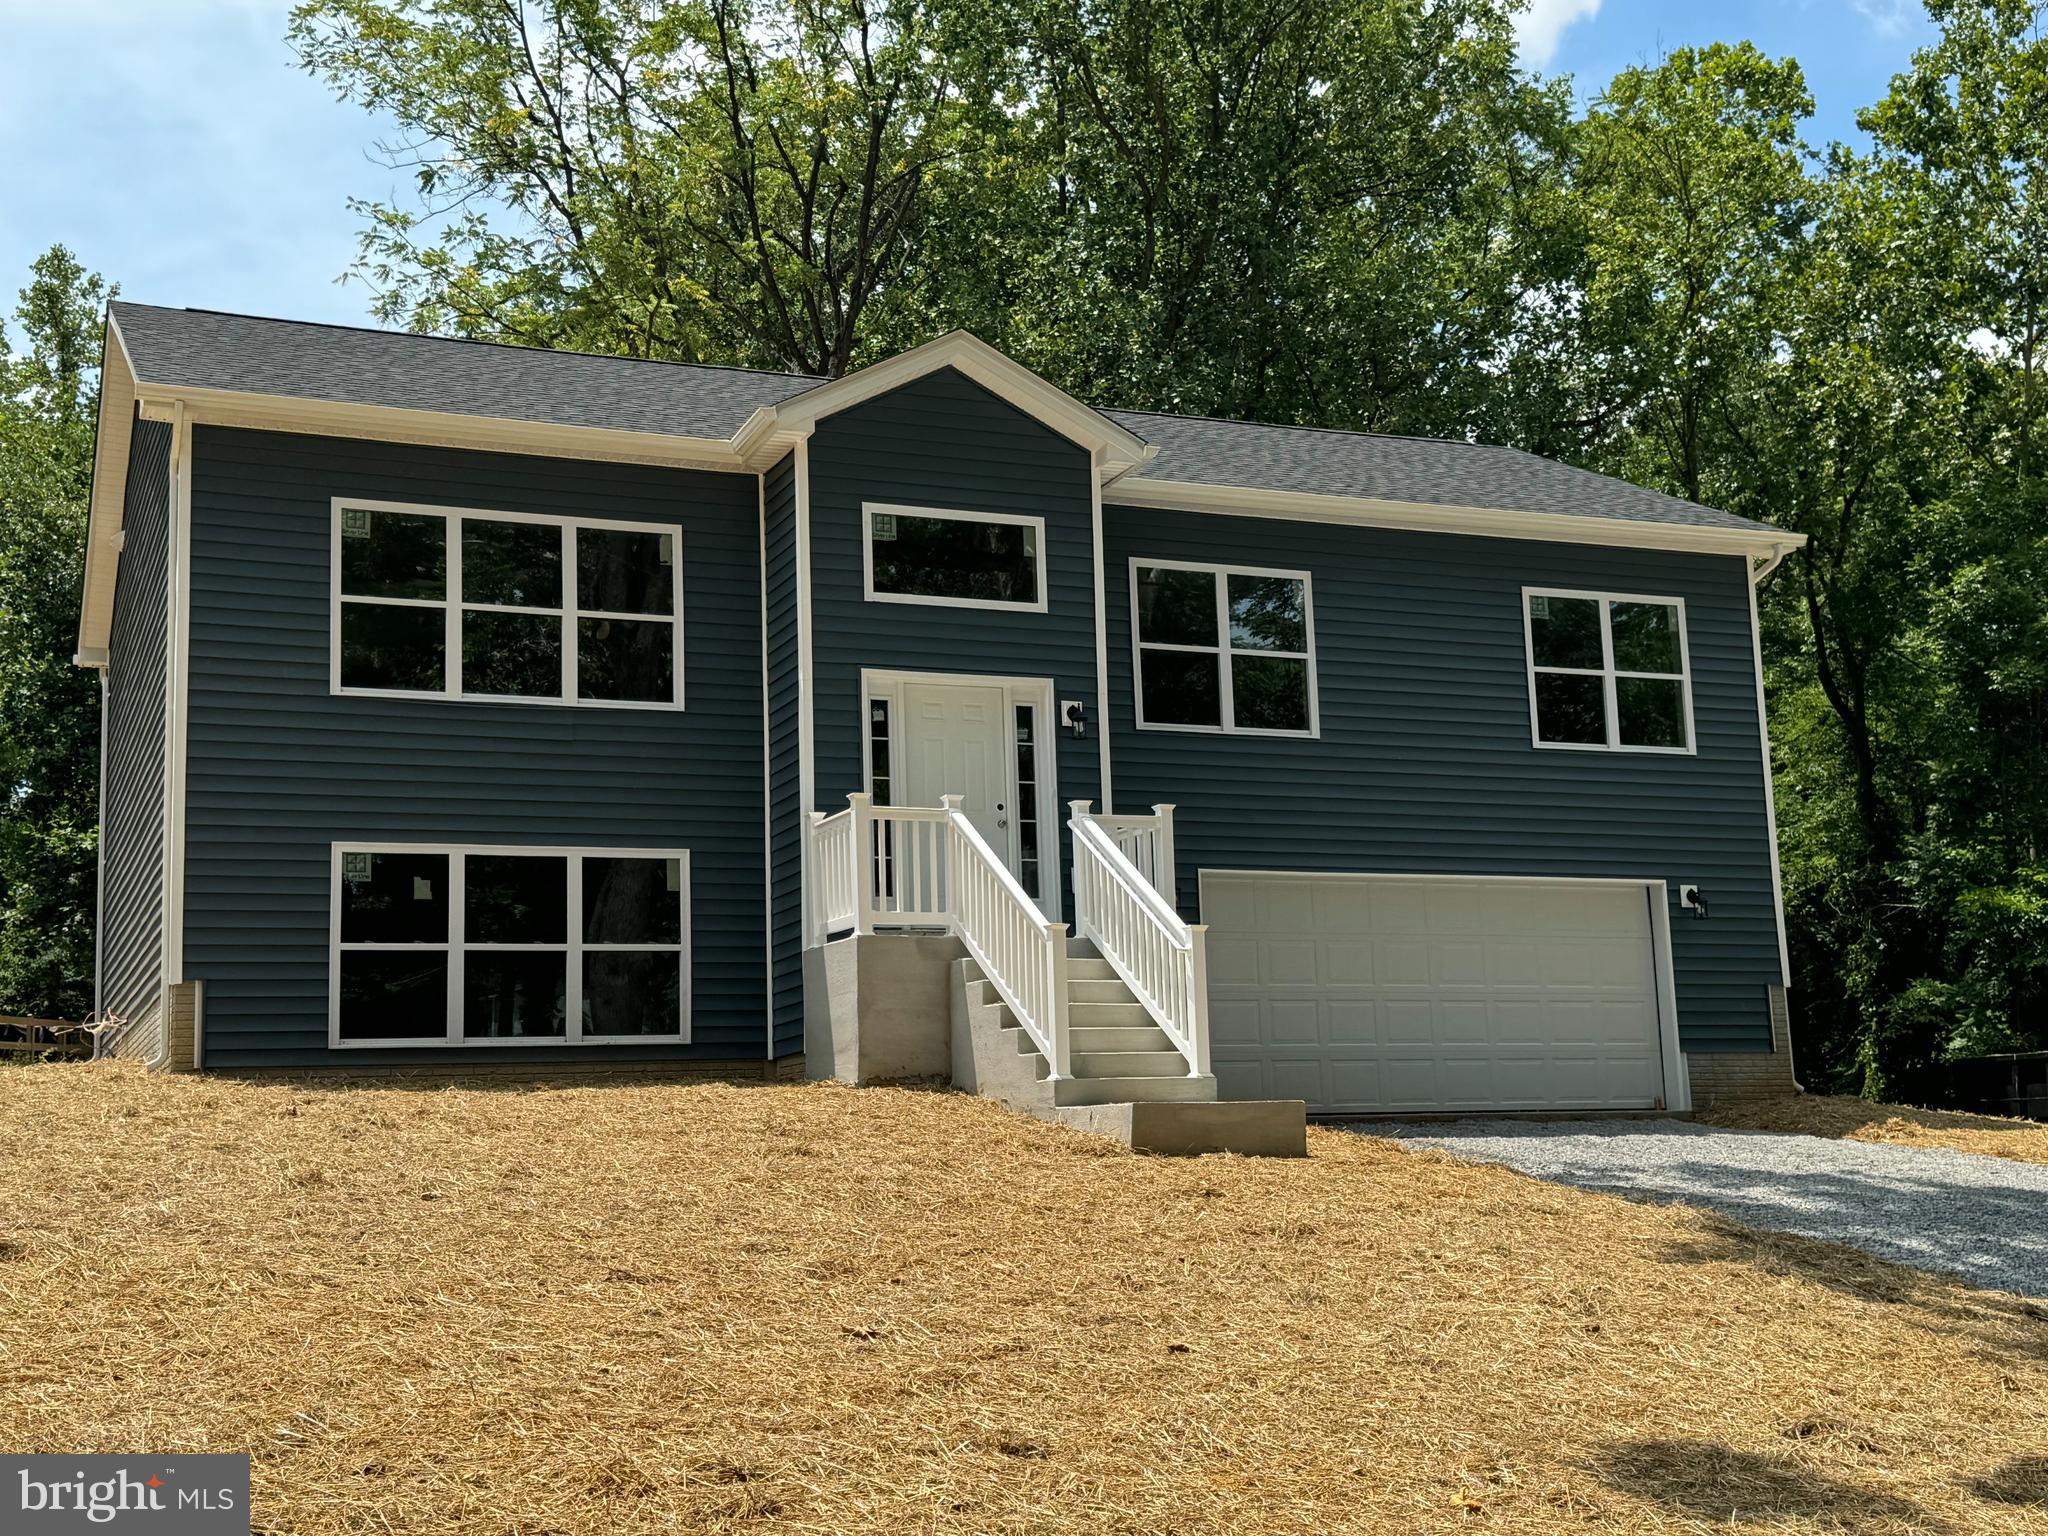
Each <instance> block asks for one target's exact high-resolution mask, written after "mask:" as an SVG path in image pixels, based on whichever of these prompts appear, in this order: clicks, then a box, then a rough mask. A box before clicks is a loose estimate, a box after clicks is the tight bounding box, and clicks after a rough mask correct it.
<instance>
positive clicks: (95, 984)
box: [92, 662, 108, 1055]
mask: <svg viewBox="0 0 2048 1536" xmlns="http://www.w3.org/2000/svg"><path fill="white" fill-rule="evenodd" d="M93 671H95V672H97V673H98V674H99V679H100V740H99V749H100V764H99V789H98V791H97V798H96V799H95V800H94V802H93V815H94V819H95V820H96V821H97V822H98V823H99V835H98V837H97V838H96V839H95V841H94V847H93V887H92V1022H93V1023H94V1024H95V1025H99V1024H101V1023H103V1022H104V1021H105V1019H106V1016H107V673H108V664H107V663H106V662H101V663H99V664H98V665H97V666H95V667H94V668H93ZM92 1038H93V1045H94V1051H93V1054H94V1055H98V1054H99V1051H98V1045H99V1035H98V1034H97V1033H95V1034H94V1035H93V1037H92Z"/></svg>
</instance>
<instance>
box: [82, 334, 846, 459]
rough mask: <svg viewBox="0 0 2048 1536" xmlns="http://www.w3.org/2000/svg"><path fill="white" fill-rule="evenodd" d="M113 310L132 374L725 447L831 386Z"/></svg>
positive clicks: (781, 376) (727, 371)
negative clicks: (745, 429)
mask: <svg viewBox="0 0 2048 1536" xmlns="http://www.w3.org/2000/svg"><path fill="white" fill-rule="evenodd" d="M112 308H113V315H114V321H115V323H116V324H117V325H118V326H120V328H121V339H122V341H124V342H125V343H127V346H128V356H129V360H130V361H131V362H132V364H133V365H134V368H135V376H136V377H137V378H138V379H141V380H144V381H146V382H148V383H152V384H164V385H183V386H185V387H187V388H192V389H232V390H241V391H244V392H246V393H249V394H258V395H284V396H288V397H293V398H297V399H303V400H338V401H343V402H346V403H348V404H351V405H381V406H394V407H397V408H399V409H402V410H412V411H447V412H451V413H453V414H455V415H458V416H489V417H496V418H498V419H500V420H505V421H536V422H545V423H548V424H549V425H553V426H564V427H609V428H612V429H615V430H622V431H628V432H660V433H665V434H669V435H672V436H676V437H709V438H726V437H731V436H732V434H733V433H735V432H737V431H738V430H739V429H740V424H741V423H742V422H744V421H745V420H746V419H747V417H748V416H750V415H752V414H753V412H754V411H755V409H756V408H757V407H760V406H763V405H776V404H779V403H780V402H782V401H784V400H787V399H788V398H789V397H790V396H791V395H796V394H801V393H803V391H805V390H807V389H811V388H813V387H815V386H816V385H818V384H820V383H822V382H824V381H823V380H821V379H814V378H809V377H806V376H805V375H803V374H797V373H758V372H755V371H753V370H751V369H746V368H703V367H697V366H695V365H693V364H689V363H652V362H642V361H639V360H637V359H634V358H627V357H593V356H591V355H589V354H588V353H583V352H548V351H543V350H541V349H539V348H536V347H508V346H498V345H495V344H493V343H491V342H483V341H452V340H449V339H447V338H445V337H438V336H417V335H414V334H412V333H411V332H408V331H373V330H361V329H354V328H351V327H348V326H340V325H314V324H311V323H308V322H306V321H300V320H263V319H257V318H255V317H253V316H250V315H229V314H222V313H219V312H218V311H215V310H203V309H158V308H156V307H155V306H153V305H148V304H130V303H128V302H126V301H125V300H121V301H116V302H115V303H114V305H113V306H112Z"/></svg>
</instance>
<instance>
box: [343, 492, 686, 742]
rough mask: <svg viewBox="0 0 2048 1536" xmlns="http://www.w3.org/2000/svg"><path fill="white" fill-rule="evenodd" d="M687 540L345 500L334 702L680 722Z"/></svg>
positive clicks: (605, 526)
mask: <svg viewBox="0 0 2048 1536" xmlns="http://www.w3.org/2000/svg"><path fill="white" fill-rule="evenodd" d="M680 537H681V535H680V533H679V532H678V530H676V529H674V528H664V527H660V526H646V525H640V524H632V523H610V522H593V521H589V520H576V519H565V518H550V517H534V516H529V515H526V514H523V513H511V512H472V511H468V510H466V509H461V508H442V507H412V506H398V505H393V504H390V503H385V502H349V501H343V500H337V501H336V502H335V503H334V621H333V622H334V655H333V669H334V670H333V687H334V689H335V691H336V692H338V693H374V694H394V695H416V694H434V695H438V696H440V697H443V698H460V699H496V700H504V699H520V700H544V701H549V702H554V703H571V704H595V705H604V706H606V707H611V708H637V709H650V708H659V709H674V708H679V707H680V706H681V704H682V701H683V690H682V623H681V619H682V562H681V560H680V559H679V558H678V554H679V551H678V547H677V545H678V541H679V539H680Z"/></svg>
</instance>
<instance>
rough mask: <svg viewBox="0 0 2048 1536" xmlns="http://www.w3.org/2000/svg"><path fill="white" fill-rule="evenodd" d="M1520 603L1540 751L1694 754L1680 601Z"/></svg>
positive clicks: (1542, 595)
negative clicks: (1692, 751) (1573, 749)
mask: <svg viewBox="0 0 2048 1536" xmlns="http://www.w3.org/2000/svg"><path fill="white" fill-rule="evenodd" d="M1522 603H1523V619H1524V623H1525V627H1526V631H1527V639H1528V654H1529V707H1530V710H1531V715H1532V719H1531V728H1532V731H1533V734H1534V738H1535V742H1536V745H1537V746H1539V747H1577V748H1588V749H1593V750H1598V751H1609V752H1690V751H1691V750H1692V748H1693V733H1692V679H1691V676H1690V667H1689V666H1688V663H1687V649H1686V637H1685V603H1684V601H1683V600H1682V599H1679V598H1675V597H1631V596H1624V595H1621V594H1615V593H1600V592H1570V591H1548V590H1542V589H1537V588H1528V589H1525V590H1524V591H1523V593H1522Z"/></svg>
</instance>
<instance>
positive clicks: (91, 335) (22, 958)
mask: <svg viewBox="0 0 2048 1536" xmlns="http://www.w3.org/2000/svg"><path fill="white" fill-rule="evenodd" d="M32 273H33V275H32V280H31V282H30V283H29V286H28V287H27V288H25V289H23V290H22V293H21V302H20V305H19V307H18V308H17V309H16V310H15V320H16V322H17V324H18V327H19V330H20V335H21V341H22V350H21V351H19V352H16V351H15V350H14V349H13V348H12V347H11V346H10V344H9V340H8V337H7V335H6V333H5V331H4V330H0V1012H13V1013H22V1014H27V1015H30V1016H32V1017H40V1018H72V1019H80V1018H83V1017H85V1014H86V1012H87V1010H89V1009H90V1008H91V1006H92V977H93V920H94V891H95V878H96V855H97V850H98V845H99V831H98V820H99V813H98V793H99V745H98V743H99V695H98V690H97V688H96V686H95V684H94V681H93V675H92V674H91V673H90V672H87V671H84V670H82V669H80V668H78V667H75V666H73V665H72V663H71V653H72V650H73V649H74V646H75V642H76V637H77V625H78V593H79V590H80V586H81V582H82V579H83V566H84V552H85V524H86V499H87V495H88V492H89V489H90V486H91V481H92V451H93V413H94V408H95V405H96V404H97V400H98V393H99V361H100V348H99V335H100V316H101V314H102V313H103V311H104V308H105V304H106V301H107V299H108V298H109V297H110V296H111V294H110V291H109V290H108V289H107V287H106V285H105V284H104V283H103V282H102V281H101V280H100V279H99V277H97V276H95V275H90V274H88V273H87V272H86V271H85V269H84V268H83V267H81V266H80V265H79V264H78V262H77V260H76V259H75V258H74V257H73V256H72V254H71V253H70V252H69V251H67V250H65V249H64V247H62V246H53V247H51V249H50V250H49V251H47V252H46V253H45V254H44V255H42V256H41V257H39V258H37V260H36V262H35V264H34V267H33V269H32Z"/></svg>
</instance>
